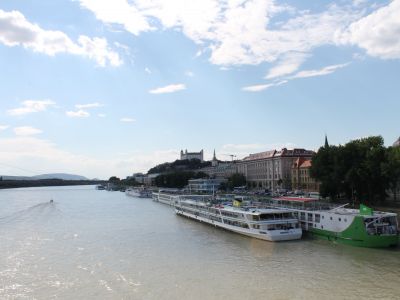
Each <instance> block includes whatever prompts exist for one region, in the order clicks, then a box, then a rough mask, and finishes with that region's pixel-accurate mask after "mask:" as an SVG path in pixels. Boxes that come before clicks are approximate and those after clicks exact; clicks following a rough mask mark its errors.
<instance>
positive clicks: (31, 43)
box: [0, 9, 122, 67]
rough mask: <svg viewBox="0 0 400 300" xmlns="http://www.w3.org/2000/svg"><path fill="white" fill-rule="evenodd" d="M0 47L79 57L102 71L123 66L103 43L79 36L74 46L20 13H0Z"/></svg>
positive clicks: (59, 34) (66, 39)
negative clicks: (90, 61) (93, 63)
mask: <svg viewBox="0 0 400 300" xmlns="http://www.w3.org/2000/svg"><path fill="white" fill-rule="evenodd" d="M0 43H3V44H4V45H6V46H9V47H14V46H22V47H24V48H26V49H31V50H33V51H35V52H40V53H44V54H46V55H50V56H54V55H56V54H58V53H69V54H74V55H80V56H83V57H87V58H89V59H92V60H94V61H96V63H97V64H98V65H99V66H102V67H104V66H106V65H111V66H119V65H121V64H122V60H121V59H120V57H119V55H118V53H116V52H114V51H112V50H110V49H109V47H108V43H107V40H106V39H104V38H97V37H95V38H89V37H87V36H84V35H81V36H80V37H79V38H78V43H74V42H73V41H72V40H71V39H70V38H69V37H68V36H67V35H66V34H65V33H63V32H61V31H54V30H44V29H42V28H40V27H39V25H37V24H34V23H31V22H29V21H28V20H27V19H26V18H25V16H24V15H23V14H22V13H20V12H19V11H10V12H6V11H3V10H1V9H0Z"/></svg>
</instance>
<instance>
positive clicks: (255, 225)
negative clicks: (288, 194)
mask: <svg viewBox="0 0 400 300" xmlns="http://www.w3.org/2000/svg"><path fill="white" fill-rule="evenodd" d="M236 202H237V201H236ZM175 212H176V214H177V215H181V216H185V217H188V218H191V219H193V220H196V221H200V222H204V223H208V224H211V225H214V226H216V227H220V228H224V229H226V230H230V231H233V232H235V233H239V234H243V235H246V236H250V237H254V238H257V239H261V240H267V241H286V240H295V239H300V238H301V235H302V230H301V228H300V226H299V222H298V220H297V219H296V218H295V217H294V216H293V213H292V212H290V211H287V210H282V209H259V208H256V207H238V206H232V205H226V204H224V205H222V204H211V203H210V202H204V201H196V200H191V199H180V200H178V201H177V202H176V203H175Z"/></svg>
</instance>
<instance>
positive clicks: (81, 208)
mask: <svg viewBox="0 0 400 300" xmlns="http://www.w3.org/2000/svg"><path fill="white" fill-rule="evenodd" d="M50 199H53V200H54V202H53V203H50ZM0 253H1V256H0V299H399V298H398V297H399V295H400V249H399V248H396V249H366V248H356V247H351V246H344V245H338V244H334V243H331V242H328V241H322V240H312V239H303V240H300V241H291V242H281V243H271V242H266V241H260V240H256V239H252V238H248V237H244V236H240V235H237V234H234V233H230V232H227V231H224V230H221V229H217V228H214V227H212V226H209V225H205V224H201V223H197V222H194V221H192V220H189V219H186V218H183V217H179V216H176V215H175V213H174V211H173V210H172V208H171V207H169V206H166V205H164V204H161V203H155V202H153V201H151V199H138V198H132V197H128V196H126V195H125V194H124V193H121V192H107V191H98V190H95V189H94V187H93V186H74V187H41V188H22V189H10V190H0Z"/></svg>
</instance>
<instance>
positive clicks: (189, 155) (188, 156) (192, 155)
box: [181, 149, 203, 162]
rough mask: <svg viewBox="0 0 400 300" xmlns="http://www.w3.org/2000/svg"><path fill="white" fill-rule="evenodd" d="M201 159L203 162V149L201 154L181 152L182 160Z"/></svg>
mask: <svg viewBox="0 0 400 300" xmlns="http://www.w3.org/2000/svg"><path fill="white" fill-rule="evenodd" d="M194 158H195V159H199V160H200V161H201V162H202V161H203V149H201V151H200V152H188V151H187V150H185V152H183V150H181V160H184V159H194Z"/></svg>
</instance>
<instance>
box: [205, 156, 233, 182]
mask: <svg viewBox="0 0 400 300" xmlns="http://www.w3.org/2000/svg"><path fill="white" fill-rule="evenodd" d="M200 171H202V172H204V173H206V174H207V175H208V176H210V177H211V178H229V177H230V176H232V175H233V174H235V173H237V164H236V161H219V160H218V159H217V157H216V155H215V150H214V156H213V159H212V160H211V166H210V167H206V168H203V169H201V170H200Z"/></svg>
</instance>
